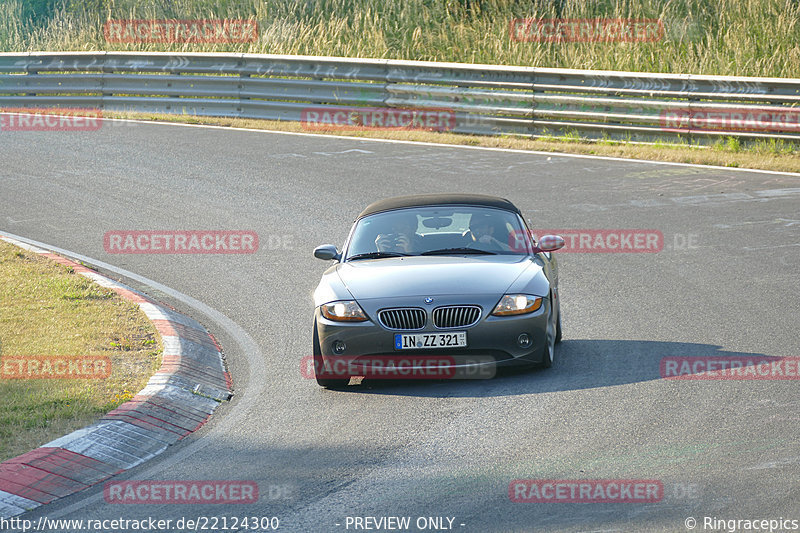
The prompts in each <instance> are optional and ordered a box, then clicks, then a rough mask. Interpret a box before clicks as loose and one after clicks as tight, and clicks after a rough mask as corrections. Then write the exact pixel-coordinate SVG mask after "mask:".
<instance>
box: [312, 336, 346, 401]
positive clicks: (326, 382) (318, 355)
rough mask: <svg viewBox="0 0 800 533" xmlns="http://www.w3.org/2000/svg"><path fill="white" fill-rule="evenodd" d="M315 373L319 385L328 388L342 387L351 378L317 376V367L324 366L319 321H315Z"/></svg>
mask: <svg viewBox="0 0 800 533" xmlns="http://www.w3.org/2000/svg"><path fill="white" fill-rule="evenodd" d="M313 350H314V375H315V377H316V378H317V385H319V386H320V387H325V388H326V389H341V388H343V387H346V386H347V384H348V383H350V378H345V379H336V378H321V377H319V376H317V369H318V368H322V365H323V360H322V348H321V347H320V345H319V334H317V321H316V320H315V321H314V346H313Z"/></svg>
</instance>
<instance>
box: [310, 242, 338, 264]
mask: <svg viewBox="0 0 800 533" xmlns="http://www.w3.org/2000/svg"><path fill="white" fill-rule="evenodd" d="M314 257H316V258H317V259H322V260H323V261H330V260H331V259H339V258H340V257H341V255H340V254H339V250H337V249H336V246H335V245H333V244H323V245H322V246H317V247H316V248H314Z"/></svg>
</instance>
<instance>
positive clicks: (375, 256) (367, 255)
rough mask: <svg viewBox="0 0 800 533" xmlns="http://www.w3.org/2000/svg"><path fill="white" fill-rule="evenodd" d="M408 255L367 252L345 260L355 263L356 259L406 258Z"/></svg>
mask: <svg viewBox="0 0 800 533" xmlns="http://www.w3.org/2000/svg"><path fill="white" fill-rule="evenodd" d="M408 255H409V254H403V253H400V252H367V253H364V254H356V255H354V256H352V257H348V258H347V260H348V261H355V260H357V259H384V258H386V257H408Z"/></svg>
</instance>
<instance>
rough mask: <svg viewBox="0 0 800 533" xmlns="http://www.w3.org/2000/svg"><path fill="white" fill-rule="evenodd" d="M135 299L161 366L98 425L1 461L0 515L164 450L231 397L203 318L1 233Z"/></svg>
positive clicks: (45, 500) (46, 499) (70, 490)
mask: <svg viewBox="0 0 800 533" xmlns="http://www.w3.org/2000/svg"><path fill="white" fill-rule="evenodd" d="M0 240H3V241H6V242H9V243H11V244H14V245H16V246H19V247H21V248H24V249H26V250H29V251H32V252H35V253H37V254H40V255H42V256H44V257H48V258H50V259H52V260H54V261H56V262H58V263H61V264H62V265H67V266H70V267H72V268H73V269H74V271H75V272H76V273H78V274H80V275H82V276H85V277H87V278H89V279H91V280H92V281H94V282H96V283H97V284H98V285H101V286H103V287H106V288H108V289H111V290H113V291H114V292H116V293H117V294H119V295H120V296H122V297H123V298H125V299H127V300H130V301H132V302H135V303H137V304H138V305H139V307H140V308H141V309H142V311H143V312H144V314H145V315H146V316H147V318H148V319H150V321H151V322H152V323H153V325H155V327H156V329H157V330H158V332H159V334H160V335H161V340H162V343H163V345H164V352H163V356H162V364H161V368H160V369H159V370H158V371H157V372H156V373H155V374H154V375H153V376H152V377H151V378H150V380H149V381H148V382H147V385H146V386H145V388H144V389H142V390H141V391H139V393H138V394H137V395H136V396H134V397H133V398H132V399H131V400H130V401H129V402H127V403H124V404H122V405H120V406H119V407H117V408H116V409H114V410H113V411H111V412H110V413H107V414H106V415H105V416H103V417H102V418H101V419H100V421H98V422H97V423H95V424H93V425H91V426H89V427H86V428H83V429H79V430H78V431H74V432H72V433H70V434H69V435H66V436H64V437H61V438H59V439H56V440H54V441H52V442H50V443H48V444H45V445H44V446H42V447H41V448H37V449H35V450H33V451H31V452H28V453H25V454H23V455H20V456H19V457H15V458H13V459H9V460H7V461H4V462H2V463H0V518H10V517H12V516H16V515H19V514H22V513H24V512H25V511H29V510H31V509H34V508H36V507H39V506H40V505H44V504H46V503H50V502H51V501H53V500H55V499H57V498H62V497H64V496H69V495H71V494H74V493H76V492H79V491H82V490H84V489H86V488H88V487H91V486H92V485H96V484H98V483H101V482H102V481H105V480H106V479H108V478H110V477H111V476H113V475H116V474H119V473H120V472H123V471H125V470H128V469H130V468H133V467H135V466H137V465H139V464H141V463H143V462H145V461H147V460H148V459H150V458H152V457H154V456H156V455H158V454H159V453H161V452H163V451H164V450H165V449H167V447H168V446H169V445H171V444H175V443H176V442H178V441H179V440H181V439H183V438H184V437H186V436H187V435H189V434H190V433H192V432H194V431H196V430H197V429H199V428H200V426H202V425H203V424H205V423H206V421H208V419H209V417H210V416H211V413H213V412H214V409H215V408H216V407H217V406H218V405H219V403H220V402H222V401H226V400H228V399H230V397H231V395H232V390H233V382H232V380H231V377H230V374H229V373H228V372H227V370H226V369H225V363H224V357H223V355H222V351H221V349H220V347H219V345H218V344H217V342H216V341H215V340H214V338H213V337H212V336H211V334H210V333H209V332H208V331H207V330H206V329H205V328H204V327H203V325H202V324H200V323H199V322H197V321H196V320H193V319H191V318H189V317H187V316H185V315H182V314H180V313H177V312H175V311H174V310H171V309H168V308H166V307H164V306H163V305H160V304H158V303H156V302H155V301H153V300H151V299H149V298H148V297H147V296H145V295H144V294H143V293H141V292H139V291H136V290H134V289H132V288H131V287H128V286H127V285H124V284H122V283H119V282H117V281H114V280H112V279H110V278H107V277H106V276H103V275H101V274H99V273H97V272H95V271H93V270H90V269H89V268H86V267H85V266H83V265H81V264H79V263H76V262H74V261H71V260H69V259H65V258H63V257H61V256H59V255H56V254H53V253H51V252H49V251H48V250H44V249H42V248H38V247H36V246H31V245H29V244H26V243H23V242H20V241H18V240H16V239H12V238H10V237H4V236H2V235H0Z"/></svg>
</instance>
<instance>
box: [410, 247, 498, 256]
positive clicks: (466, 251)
mask: <svg viewBox="0 0 800 533" xmlns="http://www.w3.org/2000/svg"><path fill="white" fill-rule="evenodd" d="M460 254H481V255H497V252H490V251H489V250H479V249H478V248H442V249H440V250H429V251H427V252H422V253H421V254H419V255H460Z"/></svg>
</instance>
